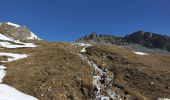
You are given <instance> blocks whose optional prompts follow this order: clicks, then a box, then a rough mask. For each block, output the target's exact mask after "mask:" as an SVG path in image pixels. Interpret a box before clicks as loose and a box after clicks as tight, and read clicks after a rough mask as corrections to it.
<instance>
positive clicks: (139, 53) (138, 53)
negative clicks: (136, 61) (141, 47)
mask: <svg viewBox="0 0 170 100" xmlns="http://www.w3.org/2000/svg"><path fill="white" fill-rule="evenodd" d="M133 53H135V54H137V55H142V56H143V55H149V54H148V53H144V52H133Z"/></svg>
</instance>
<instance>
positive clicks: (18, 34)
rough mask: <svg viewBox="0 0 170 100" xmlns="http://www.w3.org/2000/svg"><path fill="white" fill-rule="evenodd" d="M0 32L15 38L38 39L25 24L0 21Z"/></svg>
mask: <svg viewBox="0 0 170 100" xmlns="http://www.w3.org/2000/svg"><path fill="white" fill-rule="evenodd" d="M0 33H2V34H5V35H7V36H9V37H11V38H14V39H16V40H27V39H36V40H38V39H39V38H38V37H37V36H36V35H35V34H34V33H33V32H31V30H29V29H28V28H27V27H26V26H20V25H17V24H14V23H11V22H4V23H0Z"/></svg>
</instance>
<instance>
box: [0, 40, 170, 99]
mask: <svg viewBox="0 0 170 100" xmlns="http://www.w3.org/2000/svg"><path fill="white" fill-rule="evenodd" d="M34 42H35V43H36V44H37V45H39V46H38V47H37V48H22V49H0V52H13V53H25V54H29V55H30V56H29V57H28V58H25V59H21V60H18V61H14V62H10V63H5V66H7V75H6V77H5V79H4V83H7V84H9V85H11V86H13V87H15V88H17V89H19V90H20V91H23V92H24V93H27V94H30V95H33V96H35V97H37V98H39V99H40V100H67V99H73V98H74V99H76V100H82V99H85V100H87V99H89V98H90V93H91V91H92V74H91V72H92V71H93V69H91V67H90V66H88V65H87V64H86V62H84V61H82V60H81V59H80V57H79V56H77V54H76V53H78V52H79V51H80V50H81V47H76V46H73V45H71V44H70V43H49V42H45V41H34ZM85 55H86V56H88V57H89V59H91V60H93V61H94V62H96V63H97V64H98V65H101V66H104V67H106V68H108V69H109V70H110V71H113V72H114V73H115V78H116V85H117V87H118V89H117V93H118V94H120V95H121V96H122V98H123V97H126V98H130V99H138V100H142V99H146V100H150V99H153V100H154V99H157V98H159V97H169V98H170V95H169V94H170V86H169V84H170V62H169V61H170V56H169V55H153V54H152V55H149V56H140V55H136V54H134V53H132V52H131V51H128V50H125V49H121V48H118V47H115V46H99V45H98V46H93V47H89V48H87V53H86V54H85ZM0 59H6V58H5V57H1V58H0ZM152 83H153V84H152ZM127 95H131V97H128V96H127Z"/></svg>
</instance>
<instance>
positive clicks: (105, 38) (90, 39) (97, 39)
mask: <svg viewBox="0 0 170 100" xmlns="http://www.w3.org/2000/svg"><path fill="white" fill-rule="evenodd" d="M76 42H83V43H92V44H115V45H124V44H125V43H126V42H125V41H124V39H123V38H122V37H116V36H111V35H107V34H99V35H97V33H95V32H93V33H91V34H90V35H86V36H84V37H82V38H80V39H78V40H76Z"/></svg>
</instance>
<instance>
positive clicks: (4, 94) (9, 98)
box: [0, 84, 38, 100]
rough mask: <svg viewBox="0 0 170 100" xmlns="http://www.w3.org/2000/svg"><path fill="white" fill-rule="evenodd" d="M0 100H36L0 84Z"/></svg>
mask: <svg viewBox="0 0 170 100" xmlns="http://www.w3.org/2000/svg"><path fill="white" fill-rule="evenodd" d="M0 100H38V99H37V98H35V97H33V96H30V95H27V94H24V93H22V92H20V91H18V90H16V89H15V88H13V87H11V86H8V85H6V84H0Z"/></svg>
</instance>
